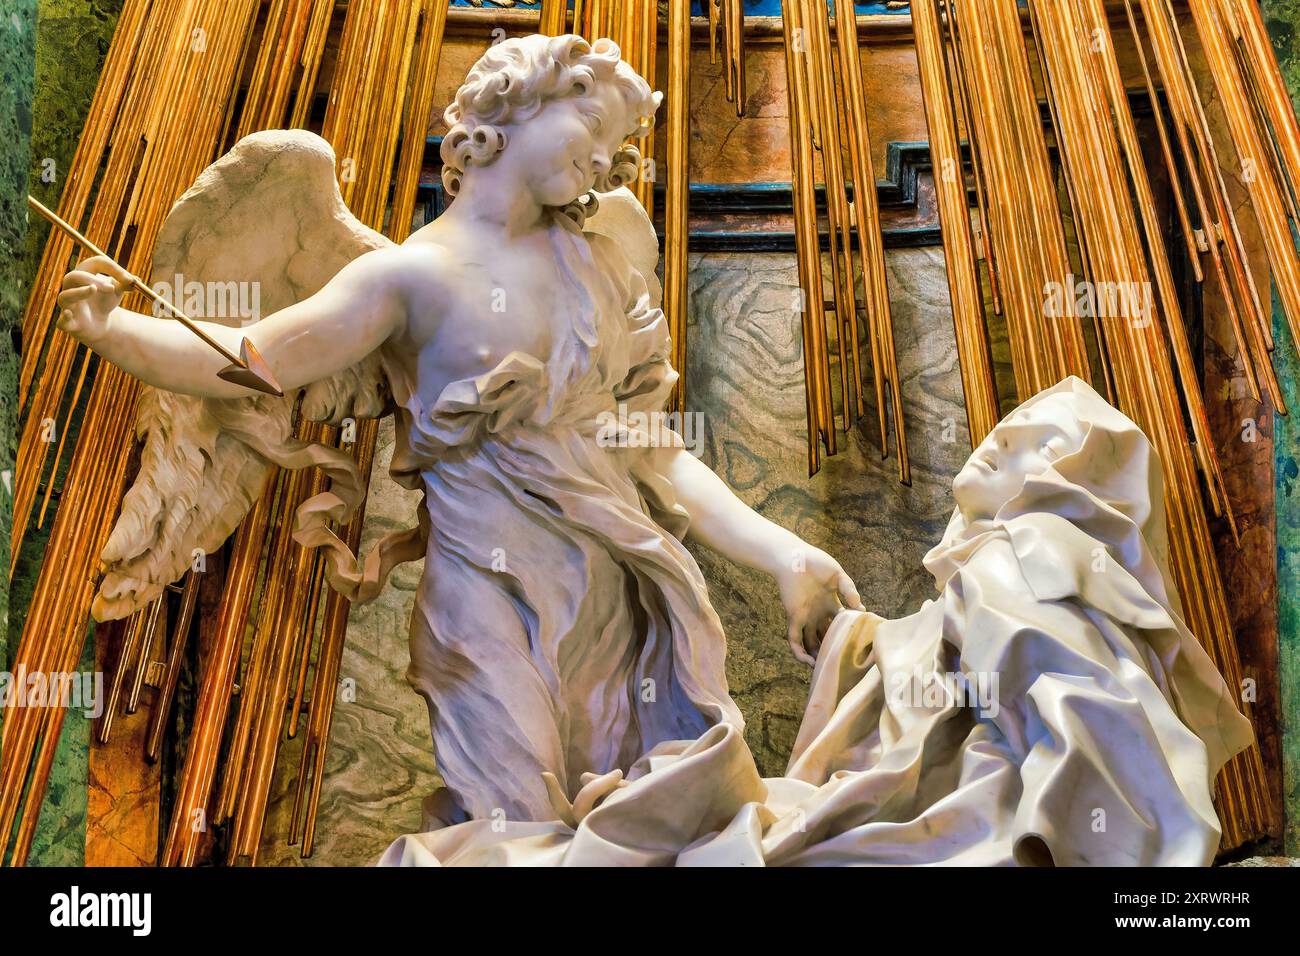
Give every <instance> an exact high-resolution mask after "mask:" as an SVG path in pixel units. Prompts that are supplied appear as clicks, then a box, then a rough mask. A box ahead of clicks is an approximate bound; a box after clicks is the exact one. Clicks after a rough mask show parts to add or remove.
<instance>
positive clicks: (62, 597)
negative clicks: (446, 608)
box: [0, 0, 448, 865]
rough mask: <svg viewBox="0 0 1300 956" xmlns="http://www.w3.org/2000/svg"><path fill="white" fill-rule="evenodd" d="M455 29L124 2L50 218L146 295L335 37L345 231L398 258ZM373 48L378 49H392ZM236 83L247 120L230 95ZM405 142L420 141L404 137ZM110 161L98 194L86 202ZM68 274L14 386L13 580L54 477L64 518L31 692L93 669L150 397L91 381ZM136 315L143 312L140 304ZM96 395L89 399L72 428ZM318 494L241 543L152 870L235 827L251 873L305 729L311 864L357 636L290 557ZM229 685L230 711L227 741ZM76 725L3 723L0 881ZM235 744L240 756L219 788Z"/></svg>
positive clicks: (398, 12) (186, 598)
mask: <svg viewBox="0 0 1300 956" xmlns="http://www.w3.org/2000/svg"><path fill="white" fill-rule="evenodd" d="M447 16H448V5H447V4H446V2H445V0H409V2H403V3H392V2H389V3H374V4H358V3H354V4H349V5H348V6H347V8H346V11H342V10H340V8H338V7H337V6H336V4H335V3H334V2H333V0H270V2H268V3H261V2H259V0H236V2H231V0H190V2H186V3H176V4H157V3H152V2H150V0H126V3H125V5H124V7H123V10H122V14H121V17H120V19H119V21H118V25H117V29H116V32H115V33H114V36H113V42H112V44H111V46H110V48H109V51H108V56H107V59H106V61H105V64H104V70H103V73H102V75H101V77H100V81H99V85H98V87H97V89H96V92H95V97H94V100H93V102H92V105H91V109H90V112H89V119H88V120H87V124H86V128H85V130H84V132H83V135H82V138H81V141H80V143H79V145H78V149H77V153H76V156H75V158H74V160H73V164H72V167H71V169H70V171H69V174H68V181H67V185H66V186H65V189H64V192H63V196H62V200H61V202H60V204H59V213H60V215H61V216H62V217H63V218H64V219H66V220H67V221H69V222H71V223H85V229H84V232H85V233H86V234H87V235H88V236H92V237H99V238H100V239H101V244H102V245H104V247H105V250H106V251H107V252H108V253H109V254H110V255H112V256H113V257H114V258H115V259H117V260H118V261H120V262H122V263H123V264H124V265H126V267H127V268H128V269H130V270H131V271H132V272H133V273H135V274H147V268H146V267H147V264H148V262H149V260H150V258H151V256H152V251H153V243H154V241H155V239H156V237H157V234H158V230H159V228H160V227H161V225H162V222H163V220H164V219H165V217H166V215H167V213H168V211H169V210H170V208H171V204H172V202H173V201H174V199H175V197H177V196H179V195H180V194H181V193H182V192H184V190H185V189H187V188H188V186H189V184H190V183H192V182H193V181H194V179H195V178H196V177H197V176H198V174H199V173H200V172H201V171H202V170H203V168H204V167H205V166H206V165H207V164H208V163H210V162H211V161H213V160H214V159H216V158H217V156H219V155H220V154H221V153H222V151H223V150H224V149H225V148H227V147H228V146H229V145H230V143H232V142H233V141H234V140H235V139H238V138H239V137H242V136H244V135H246V134H248V133H251V132H254V131H256V130H259V129H266V128H274V127H294V126H297V127H301V126H304V125H306V123H307V121H308V118H309V111H310V108H311V106H312V102H313V100H314V98H315V96H316V94H317V93H318V92H319V91H318V88H317V79H318V75H319V71H320V66H321V63H322V62H323V60H324V58H325V50H326V39H327V37H328V36H329V34H330V27H331V22H332V21H333V20H334V18H336V17H339V18H341V19H342V23H341V39H340V43H339V49H338V55H337V60H336V62H335V69H334V75H333V79H332V82H331V85H330V87H329V89H328V90H327V91H326V92H329V93H330V97H329V103H328V106H327V108H326V113H325V120H324V126H323V129H322V135H323V136H324V137H325V138H326V139H327V140H329V141H330V143H331V145H332V146H333V147H334V150H335V152H336V154H337V155H339V156H347V157H350V158H352V159H354V160H355V162H354V164H353V168H354V171H355V175H353V176H349V177H343V181H342V182H341V189H342V191H343V197H344V200H345V201H346V202H347V203H348V205H349V207H350V208H351V210H352V212H353V213H354V214H355V215H356V216H357V217H358V218H359V219H360V220H361V221H362V222H364V223H366V224H367V225H369V226H371V227H372V228H376V229H382V228H383V224H384V221H385V213H386V212H387V213H388V221H389V223H390V226H389V236H390V237H391V238H392V239H394V240H395V241H401V240H402V239H403V238H405V236H406V235H407V233H408V232H409V230H410V227H411V223H412V216H413V213H414V207H415V200H416V192H417V187H418V184H419V176H420V173H421V166H422V162H423V158H424V149H425V140H426V130H427V124H428V118H429V116H430V114H431V112H432V109H433V95H434V80H435V78H436V75H437V67H438V61H439V57H440V53H441V45H442V38H443V33H444V26H445V23H446V20H447ZM255 27H256V29H255ZM380 37H383V38H388V39H387V40H386V41H385V42H378V38H380ZM392 38H397V40H396V42H390V41H391V39H392ZM193 44H201V45H202V46H203V51H202V52H203V53H204V55H203V56H194V55H193ZM250 62H251V70H249V63H250ZM246 73H247V75H248V76H249V81H248V85H247V88H246V90H245V91H244V95H243V97H242V100H241V99H240V98H239V97H238V96H237V93H238V92H239V84H240V80H241V77H242V76H244V75H245V74H246ZM394 91H396V92H394ZM403 130H406V131H408V132H410V133H412V135H407V136H405V137H402V136H401V133H402V131H403ZM110 133H111V134H112V135H111V136H110ZM399 143H400V147H399ZM101 160H102V161H103V165H104V172H103V174H102V176H101V178H100V179H99V182H98V187H97V189H95V190H93V191H92V183H93V182H94V180H95V176H96V171H97V169H98V168H99V166H100V163H101ZM92 192H93V202H92V200H91V197H92ZM390 192H391V194H392V201H391V204H390V202H389V195H390ZM72 251H73V249H72V242H71V240H70V239H68V238H67V236H66V234H65V233H63V232H60V231H55V232H52V233H51V235H50V238H49V241H48V243H47V245H46V248H45V252H44V257H43V259H42V261H41V265H40V269H39V272H38V274H37V277H36V279H35V281H34V283H33V293H32V297H31V300H30V302H29V303H28V308H27V311H26V314H25V317H24V327H23V332H24V340H25V341H26V342H28V343H32V345H31V346H29V348H28V350H27V351H26V352H25V354H24V356H23V364H22V369H21V375H20V392H19V401H20V403H21V404H22V406H23V416H24V426H23V430H22V435H21V440H20V450H19V467H18V474H17V482H16V487H15V492H16V501H15V512H14V514H15V520H14V551H13V553H14V555H15V556H16V555H17V554H18V552H19V549H20V546H21V542H22V539H23V536H24V533H25V532H26V531H27V530H28V527H29V525H30V524H31V523H32V516H33V511H34V506H35V501H36V498H37V491H38V489H39V487H40V485H41V483H42V480H43V481H44V483H45V487H46V495H45V502H44V503H43V504H42V506H41V515H40V518H41V520H43V517H44V513H45V507H46V505H48V501H49V495H50V489H52V488H53V487H54V486H55V484H56V483H58V481H59V477H60V475H62V483H61V487H60V491H59V507H58V509H57V511H56V513H55V518H54V523H53V526H52V527H51V529H50V536H49V543H48V545H47V546H46V549H45V553H44V555H43V558H42V563H41V569H40V574H39V576H38V578H37V582H36V586H35V591H34V594H33V597H32V603H31V607H30V610H29V611H28V615H27V619H26V622H25V625H24V628H23V633H22V637H21V640H20V643H19V647H18V650H17V653H16V654H15V658H14V662H13V666H14V667H15V668H23V669H24V670H25V671H26V672H27V673H38V672H43V673H59V672H67V671H73V670H75V669H76V668H77V662H78V661H79V660H80V659H81V655H82V651H83V647H84V645H85V638H86V634H87V620H88V613H89V608H90V601H91V598H92V596H93V591H94V587H95V578H96V574H97V571H98V555H99V553H100V551H101V550H102V548H103V545H104V542H105V540H106V539H107V535H108V531H109V529H110V528H111V525H112V522H113V519H114V516H115V514H116V512H117V509H118V505H119V504H120V501H121V497H122V493H123V491H124V490H125V480H126V477H127V475H126V469H127V463H128V460H129V457H130V456H129V455H128V454H126V452H127V451H129V449H130V448H131V446H132V442H133V435H132V425H133V418H134V416H133V410H134V406H135V401H136V397H137V394H138V392H139V385H138V383H137V382H135V381H133V380H132V379H130V378H129V377H128V376H126V375H125V374H123V373H122V372H120V371H119V370H117V369H116V368H114V367H113V366H111V365H109V364H107V363H99V362H94V361H92V356H91V354H90V353H89V352H82V350H81V349H80V348H79V346H78V345H77V343H76V342H75V341H74V340H73V339H72V338H71V337H69V336H65V335H62V334H52V327H51V319H52V317H53V316H54V314H55V311H56V310H55V308H54V306H55V303H54V298H55V296H56V295H57V290H58V288H59V281H58V279H59V276H60V275H61V274H62V272H63V271H64V270H65V269H66V268H67V264H68V261H69V256H70V254H71V253H72ZM126 305H127V306H128V307H135V306H134V305H133V303H132V301H131V299H130V298H128V300H127V302H126ZM79 352H82V354H80V356H79V355H78V353H79ZM78 358H79V361H78ZM74 366H76V367H77V374H76V377H75V383H73V381H74V380H73V377H72V370H73V368H74ZM87 382H90V383H91V386H90V395H89V397H88V398H87V399H85V400H84V410H81V407H80V406H81V405H82V403H83V399H82V393H83V391H84V389H85V386H86V384H87ZM60 413H62V414H60ZM77 414H80V415H81V416H82V419H81V425H80V433H79V437H78V439H77V442H76V447H75V449H74V450H73V452H72V458H71V461H70V462H69V463H68V465H67V468H66V472H63V471H61V470H60V468H59V460H60V459H61V458H62V456H63V453H64V444H63V440H62V437H61V438H60V439H59V441H58V442H57V443H56V442H52V441H50V440H49V437H48V436H49V430H50V426H51V423H54V422H57V421H62V422H63V423H64V424H63V427H62V429H61V431H60V434H61V436H66V435H67V433H68V424H70V420H71V419H72V417H73V416H74V415H77ZM298 434H299V437H301V438H305V439H311V440H314V441H323V442H327V443H334V442H337V441H338V436H337V435H336V434H334V430H333V429H330V428H328V427H326V426H322V425H315V424H312V423H307V422H304V423H301V424H300V426H299V430H298ZM376 435H377V424H376V423H375V422H373V421H371V422H363V423H360V424H359V426H358V428H357V434H356V441H355V444H354V445H353V448H354V454H355V455H356V457H357V459H358V462H359V465H360V468H361V471H362V474H368V473H369V471H370V464H371V460H372V457H373V452H374V446H375V438H376ZM52 448H53V451H54V454H53V455H52V456H50V454H49V453H50V451H51V449H52ZM321 490H323V479H322V477H321V476H320V475H319V474H316V473H313V472H312V471H301V472H280V471H275V472H273V473H272V474H271V475H269V476H268V479H267V482H266V486H265V489H264V492H263V494H262V495H261V497H260V499H259V500H258V501H257V503H256V504H255V505H254V507H253V509H252V511H251V512H250V514H249V515H248V517H247V519H246V520H245V521H244V523H243V525H242V526H241V528H240V529H239V531H238V533H237V535H236V538H235V542H234V545H233V548H232V549H231V552H230V560H229V562H228V564H227V567H226V571H225V580H224V585H223V587H224V591H223V593H222V595H221V601H220V610H219V613H218V615H217V620H216V622H215V625H214V626H213V627H212V629H211V633H210V634H209V637H208V646H207V647H205V648H204V656H203V667H202V672H201V673H202V678H201V683H200V686H199V689H198V698H197V702H196V705H195V714H194V717H193V720H192V724H191V728H190V731H189V739H188V744H187V746H186V747H185V750H184V761H183V764H182V766H181V767H180V770H179V776H178V780H177V792H176V798H175V805H174V809H173V812H172V817H171V821H170V827H169V831H168V836H167V840H166V843H165V845H164V848H163V851H162V854H161V862H162V863H164V864H170V865H178V864H180V865H189V864H192V863H194V862H196V860H197V859H199V857H200V854H201V853H204V852H209V851H210V845H211V840H212V830H211V825H212V824H217V823H225V822H228V823H230V824H231V830H230V834H231V838H230V844H229V853H228V858H229V860H231V861H237V860H248V861H255V860H256V858H257V853H258V847H259V844H260V842H261V838H262V829H263V824H264V820H265V817H266V807H267V802H268V797H269V793H270V785H271V782H272V777H273V773H274V769H275V764H276V757H277V754H278V752H279V750H280V744H281V742H282V740H283V739H285V738H286V737H292V736H295V735H297V734H298V733H299V729H300V726H301V725H302V724H303V716H304V714H305V715H306V721H305V733H304V737H305V739H304V740H303V744H302V761H301V765H300V767H299V773H298V785H297V790H296V794H295V801H294V808H293V817H292V822H291V825H290V829H291V833H290V834H289V838H290V841H291V842H297V841H298V840H301V842H302V852H303V855H304V856H306V855H308V854H310V852H311V849H312V842H313V839H314V832H315V825H316V813H317V806H318V803H319V799H320V786H321V780H322V778H323V775H324V749H325V745H326V742H327V740H328V738H329V729H330V723H331V718H332V705H333V701H334V696H335V695H334V688H335V685H336V683H337V681H338V672H339V665H340V661H341V657H342V650H343V637H344V633H345V630H346V625H347V612H348V605H347V602H346V601H344V600H343V599H342V598H340V597H339V596H338V595H337V594H335V593H334V592H332V591H327V590H326V589H325V588H324V586H323V585H324V578H323V574H322V569H321V564H320V562H319V560H318V559H317V557H316V556H315V554H313V553H312V552H310V551H308V550H307V549H305V548H302V547H300V546H298V545H297V544H295V543H293V542H292V540H291V538H290V530H291V527H292V516H293V513H294V511H295V509H296V508H297V506H298V504H300V503H301V502H302V501H303V500H305V498H307V497H308V496H310V495H312V494H314V493H316V492H318V491H321ZM361 524H362V515H360V514H358V515H357V517H356V519H355V520H354V521H353V522H352V523H351V524H350V525H349V526H348V527H347V528H346V529H341V533H342V536H343V537H344V539H345V540H347V541H348V542H349V544H350V545H351V546H352V547H353V548H355V547H356V546H357V544H358V543H359V540H360V534H361ZM11 573H12V569H11ZM198 581H199V578H198V575H196V574H195V573H194V572H191V573H190V574H189V575H188V576H187V578H186V579H185V582H184V584H183V585H182V586H181V587H180V590H181V591H182V592H183V596H182V598H181V600H180V606H179V608H180V609H179V613H178V615H177V620H176V621H175V622H174V627H173V628H172V630H171V634H170V636H169V638H168V640H167V647H168V651H167V655H166V662H165V664H164V666H163V667H162V668H161V678H160V680H159V682H158V683H159V691H158V694H157V695H156V699H155V703H154V711H153V713H152V714H151V715H150V722H149V727H148V733H147V739H146V743H145V748H144V749H145V754H144V756H146V758H147V759H150V760H154V759H157V757H158V754H159V752H160V749H161V742H162V737H163V733H164V729H165V726H166V724H167V722H168V715H169V712H170V709H171V707H172V703H173V700H174V696H175V690H176V684H177V678H178V674H179V672H180V669H181V666H182V662H183V659H184V653H185V650H186V648H185V644H186V638H187V636H188V634H189V632H190V622H191V620H192V618H193V616H194V608H195V602H196V597H197V591H198ZM165 604H166V599H165V597H164V598H159V599H158V601H156V602H154V603H153V604H152V605H151V606H150V607H149V608H146V609H145V610H143V611H141V612H140V613H139V614H137V615H135V616H134V617H133V618H132V619H130V620H129V621H128V622H126V624H125V632H124V635H123V639H122V642H121V647H122V650H121V655H120V659H119V660H118V661H116V662H115V671H114V673H113V675H112V682H111V685H110V688H111V689H110V691H109V702H108V707H107V709H106V711H105V714H104V716H103V718H102V721H101V724H100V726H99V728H98V737H99V739H100V740H101V742H102V741H107V739H108V737H109V734H110V733H111V730H112V726H113V719H114V715H115V714H116V713H117V711H118V708H119V706H123V707H124V709H125V711H126V712H127V713H132V712H134V711H135V709H136V706H137V704H138V701H139V698H140V689H141V684H142V680H143V675H144V674H145V672H146V670H147V669H148V665H149V664H150V662H151V660H152V656H151V654H152V650H153V648H154V645H155V643H156V642H157V640H158V637H159V635H158V634H157V633H156V632H157V631H158V630H159V628H160V621H161V620H162V619H163V618H164V616H165V615H163V614H161V613H160V610H162V609H163V608H164V606H165ZM250 632H251V634H252V641H251V644H250V646H249V647H247V648H246V647H245V635H246V634H247V633H250ZM129 675H130V683H129V685H128V684H127V680H128V676H129ZM309 675H310V681H309ZM237 677H238V685H239V701H240V703H239V707H238V712H237V714H236V715H235V719H234V721H233V723H231V721H229V720H228V718H229V716H230V711H231V702H232V696H233V694H234V689H235V684H236V678H237ZM309 682H310V698H308V684H309ZM309 705H310V706H309ZM65 713H66V710H65V708H63V707H58V706H53V707H49V708H13V709H9V710H8V711H7V712H6V713H5V715H4V723H3V748H2V753H0V834H3V837H0V857H3V856H4V854H5V852H6V850H7V851H8V862H9V863H11V864H17V865H20V864H22V863H24V862H25V861H26V859H27V855H28V853H29V851H30V849H31V843H32V837H33V834H34V832H35V828H36V821H37V816H38V814H39V811H40V807H41V802H42V799H43V796H44V792H45V789H46V786H47V783H48V780H49V774H50V770H51V766H52V763H53V758H54V752H55V747H56V745H57V743H58V739H59V734H60V731H61V729H62V724H63V717H64V714H65ZM228 725H229V726H228ZM223 738H225V739H226V743H227V754H226V757H225V760H224V763H223V765H222V766H221V767H219V766H218V763H219V755H220V753H221V750H222V742H223ZM91 759H92V762H93V761H94V760H95V756H94V753H93V752H92V756H91ZM219 770H220V781H219V786H217V783H218V776H219V773H218V772H219Z"/></svg>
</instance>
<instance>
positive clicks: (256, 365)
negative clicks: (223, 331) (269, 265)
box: [27, 196, 284, 395]
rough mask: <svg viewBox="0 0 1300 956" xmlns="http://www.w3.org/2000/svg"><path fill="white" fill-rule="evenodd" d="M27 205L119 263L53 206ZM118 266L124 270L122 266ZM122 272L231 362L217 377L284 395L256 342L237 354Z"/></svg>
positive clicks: (35, 202)
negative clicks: (255, 345) (255, 344)
mask: <svg viewBox="0 0 1300 956" xmlns="http://www.w3.org/2000/svg"><path fill="white" fill-rule="evenodd" d="M27 204H28V205H29V206H31V207H32V208H33V209H35V210H36V211H37V212H38V213H40V214H41V215H42V216H43V217H44V218H46V219H48V220H49V221H50V222H51V223H52V224H53V225H54V226H56V227H58V228H59V229H61V230H62V231H63V232H64V233H66V234H67V235H68V236H69V237H71V238H72V239H73V240H75V241H76V242H77V243H79V244H80V245H82V246H84V247H85V248H86V249H89V250H90V251H91V252H92V253H94V254H95V255H97V256H103V257H104V258H105V259H107V260H108V261H109V262H112V263H113V264H114V265H117V262H116V261H114V259H113V258H112V256H110V255H109V254H108V253H106V252H105V251H104V250H103V249H101V248H99V246H97V245H95V244H94V243H93V242H91V241H90V240H89V239H87V238H86V237H85V236H83V235H82V234H81V233H80V232H78V231H77V229H76V228H75V227H73V226H72V225H70V224H69V223H67V222H65V221H64V220H63V219H62V218H61V217H60V216H59V214H58V213H56V212H55V211H54V210H52V209H50V208H49V207H48V206H46V205H45V204H44V203H42V202H41V201H40V200H38V199H36V198H35V197H33V196H28V197H27ZM117 267H118V268H119V269H122V267H121V266H120V265H118V266H117ZM122 271H123V272H124V273H126V275H127V284H128V285H129V286H130V287H131V288H133V289H135V290H136V291H137V292H139V293H140V294H141V295H143V296H146V297H147V298H149V299H151V300H152V301H153V302H155V303H157V304H158V305H160V306H162V308H164V309H165V310H166V311H167V312H168V313H169V314H170V315H171V316H172V318H174V319H176V321H177V322H179V323H180V324H181V325H183V326H185V328H187V329H189V330H190V331H191V332H193V333H194V334H195V335H197V336H198V337H199V338H201V339H202V340H203V341H204V342H206V343H207V344H208V345H210V346H211V347H212V348H213V349H215V350H216V351H217V352H219V353H220V354H221V356H222V357H223V358H224V359H225V360H226V361H227V362H229V363H230V364H229V365H228V366H226V367H225V368H223V369H222V370H221V371H220V372H218V373H217V377H218V378H220V379H222V380H224V381H227V382H231V383H233V384H235V385H242V386H244V387H245V388H252V389H256V390H257V391H259V392H265V393H266V394H268V395H283V394H284V390H283V389H281V388H280V384H279V383H278V382H277V381H276V380H275V376H274V375H273V374H271V368H270V366H268V365H267V364H266V361H265V360H264V359H263V358H262V356H261V355H260V354H258V351H257V349H256V348H254V347H253V343H252V342H250V341H248V339H247V338H245V339H243V340H242V341H241V342H240V343H239V354H238V355H236V354H235V353H234V352H232V351H230V349H228V348H226V347H225V346H224V345H222V344H221V343H220V342H218V341H217V340H216V339H214V338H213V337H212V336H211V335H209V334H208V333H207V332H204V331H203V329H202V328H200V327H199V326H198V325H197V324H196V323H195V322H194V320H193V319H191V318H190V317H189V316H188V315H186V314H185V313H184V312H182V311H181V310H180V309H178V308H176V306H174V305H172V304H171V303H170V302H168V301H167V300H166V299H164V298H163V297H162V296H161V295H159V294H158V293H157V292H155V291H154V290H153V289H151V288H150V287H149V285H148V284H147V283H146V282H145V281H144V280H143V279H141V278H140V277H139V276H136V275H132V274H131V273H130V272H128V271H127V270H126V269H122Z"/></svg>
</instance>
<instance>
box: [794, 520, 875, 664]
mask: <svg viewBox="0 0 1300 956" xmlns="http://www.w3.org/2000/svg"><path fill="white" fill-rule="evenodd" d="M776 581H777V584H778V585H779V587H780V589H781V603H782V604H784V605H785V613H786V617H787V619H788V621H789V628H788V630H787V632H786V640H787V641H788V642H789V644H790V650H791V651H792V652H793V653H794V656H795V659H796V660H799V661H802V662H803V663H805V664H807V665H808V666H809V667H811V666H812V665H813V664H814V663H815V657H816V655H817V650H818V649H819V648H820V647H821V642H822V638H824V637H825V636H826V631H827V630H828V629H829V628H830V626H831V620H832V619H833V618H834V617H835V615H836V614H838V613H839V612H840V610H841V609H842V608H846V607H847V608H852V609H853V610H855V611H865V610H866V608H865V607H863V605H862V599H861V598H860V597H858V589H857V588H856V587H854V585H853V580H852V579H851V578H850V577H849V576H848V574H846V573H845V571H844V569H843V568H842V567H840V564H839V562H838V561H836V560H835V559H834V558H832V557H831V556H830V555H829V554H827V553H826V552H825V551H822V550H821V549H820V548H814V547H812V546H811V545H806V546H805V548H804V549H802V550H800V551H798V552H796V553H795V554H794V555H793V557H792V559H791V560H790V562H789V563H788V564H787V565H785V566H784V567H783V568H782V569H781V570H780V571H778V572H777V574H776Z"/></svg>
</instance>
